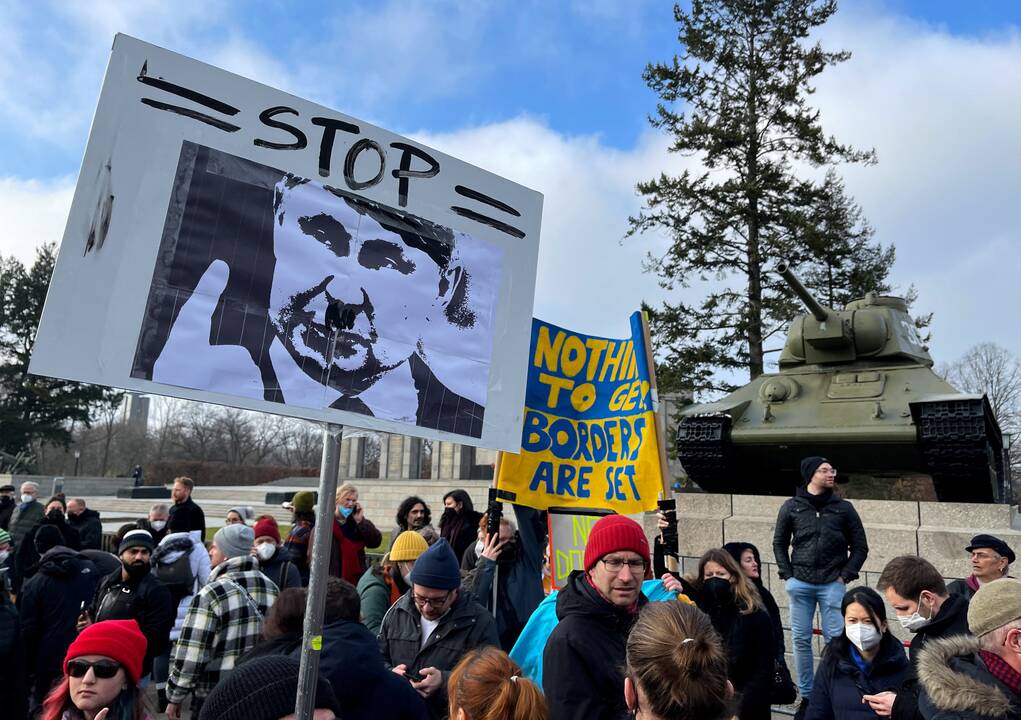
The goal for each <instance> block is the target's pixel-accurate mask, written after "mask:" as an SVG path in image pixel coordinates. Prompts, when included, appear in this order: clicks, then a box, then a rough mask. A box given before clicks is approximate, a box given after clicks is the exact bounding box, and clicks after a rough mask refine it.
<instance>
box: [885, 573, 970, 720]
mask: <svg viewBox="0 0 1021 720" xmlns="http://www.w3.org/2000/svg"><path fill="white" fill-rule="evenodd" d="M877 586H878V589H879V591H880V592H881V593H883V594H884V595H885V596H886V601H887V602H888V603H889V604H890V607H892V608H893V611H894V612H895V613H896V615H897V620H898V621H900V624H901V626H902V627H904V629H906V630H910V631H911V632H913V633H915V637H914V639H912V641H911V648H910V650H909V651H908V652H909V655H910V656H911V666H912V669H913V670H917V668H918V654H919V653H920V652H921V651H922V648H924V647H925V645H926V643H928V642H929V641H930V640H936V639H938V638H943V637H949V636H951V635H967V634H968V601H967V600H966V599H965V598H963V597H960V596H957V595H950V594H949V593H948V592H947V586H946V582H945V581H944V580H943V576H942V575H940V573H939V570H937V569H936V568H935V567H933V566H932V563H930V562H929V561H928V560H925V559H924V558H920V557H918V556H916V555H901V556H900V557H895V558H894V559H893V560H891V561H890V562H888V563H887V564H886V567H885V568H883V572H882V574H881V575H880V576H879V583H878V584H877ZM918 693H919V688H918V680H917V676H914V673H913V677H912V678H911V679H910V680H908V681H907V682H906V683H905V684H904V685H903V686H902V687H901V689H900V690H899V691H898V692H896V693H893V692H883V693H879V694H878V695H866V696H865V701H866V702H867V703H868V704H869V706H870V707H871V708H872V709H873V710H874V711H875V712H876V714H878V715H880V716H887V715H889V716H892V717H893V719H894V720H918V719H920V718H921V717H922V714H921V712H919V710H918Z"/></svg>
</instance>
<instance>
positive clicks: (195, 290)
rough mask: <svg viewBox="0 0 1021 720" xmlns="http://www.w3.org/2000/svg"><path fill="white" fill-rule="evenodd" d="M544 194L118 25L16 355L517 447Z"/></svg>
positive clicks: (392, 428) (68, 372) (114, 377)
mask: <svg viewBox="0 0 1021 720" xmlns="http://www.w3.org/2000/svg"><path fill="white" fill-rule="evenodd" d="M541 213H542V196H541V195H540V194H538V193H536V192H534V191H532V190H529V189H527V188H524V187H522V186H520V185H517V184H515V183H513V182H510V181H508V180H506V179H504V178H501V177H498V176H496V175H493V174H492V173H489V172H486V171H484V170H481V169H479V168H477V167H474V166H472V165H469V164H467V163H465V162H462V161H460V160H457V159H456V158H453V157H450V156H448V155H445V154H443V153H440V152H437V151H436V150H433V149H431V148H428V147H425V146H423V145H421V144H419V143H415V142H413V141H411V140H409V139H407V138H404V137H401V136H399V135H395V134H394V133H391V132H388V131H386V130H383V129H381V128H378V127H375V126H372V125H369V124H367V123H364V122H362V121H360V120H357V119H355V118H352V117H349V116H347V115H344V114H342V113H338V112H335V111H332V110H329V109H327V108H324V107H322V106H319V105H316V104H314V103H311V102H308V101H305V100H302V99H300V98H297V97H294V96H293V95H288V94H286V93H283V92H281V91H279V90H274V89H273V88H270V87H267V86H265V85H261V84H259V83H256V82H253V81H251V80H248V79H245V78H242V77H239V76H237V75H233V74H231V73H228V72H225V71H223V70H220V69H218V68H215V67H211V66H209V65H206V64H203V63H200V62H197V61H195V60H192V59H189V58H186V57H183V56H181V55H178V54H175V53H172V52H169V51H167V50H163V49H161V48H158V47H155V46H153V45H149V44H147V43H144V42H141V41H139V40H136V39H134V38H131V37H128V36H125V35H118V36H117V37H116V39H115V41H114V46H113V51H112V56H111V59H110V65H109V68H108V69H107V73H106V77H105V79H104V82H103V89H102V92H101V94H100V99H99V105H98V107H97V109H96V115H95V118H94V120H93V124H92V131H91V134H90V136H89V142H88V146H87V148H86V152H85V159H84V161H83V164H82V169H81V174H80V176H79V180H78V186H77V188H76V189H75V195H74V201H73V203H72V206H71V213H70V215H69V217H68V221H67V227H66V229H65V231H64V237H63V241H62V244H61V247H60V253H59V256H58V258H57V264H56V268H55V270H54V273H53V279H52V282H51V285H50V289H49V294H48V296H47V299H46V306H45V309H44V311H43V316H42V320H41V323H40V326H39V331H38V334H37V337H36V343H35V347H34V350H33V353H32V360H31V364H30V366H29V370H30V372H33V373H36V374H39V375H48V376H52V377H58V378H64V379H68V380H78V381H84V382H90V383H97V384H101V385H109V386H113V387H119V388H124V389H127V390H132V391H136V392H146V393H157V394H162V395H171V396H175V397H181V398H187V399H192V400H201V401H206V402H212V403H218V404H222V405H229V406H234V407H241V408H248V409H251V410H261V411H264V412H271V413H278V414H284V415H292V416H295V417H302V418H307V419H310V420H319V421H329V422H333V423H338V424H342V425H350V426H354V427H362V428H367V429H371V430H379V431H384V432H396V433H403V434H408V435H416V436H420V437H426V438H433V439H439V440H453V441H456V442H461V443H466V444H469V445H477V446H481V447H490V448H497V449H503V450H510V451H517V450H518V449H519V447H520V443H521V422H522V412H523V407H524V392H525V382H526V375H527V373H526V370H525V363H526V358H527V354H528V346H529V333H530V327H531V318H532V302H533V296H534V289H535V269H536V262H537V258H538V247H539V224H540V217H541ZM328 313H329V314H328ZM328 327H330V328H332V327H339V328H341V329H340V330H339V331H338V332H337V335H336V344H335V346H331V343H330V335H329V332H328V330H327V328H328Z"/></svg>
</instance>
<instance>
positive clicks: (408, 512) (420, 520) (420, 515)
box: [390, 495, 432, 549]
mask: <svg viewBox="0 0 1021 720" xmlns="http://www.w3.org/2000/svg"><path fill="white" fill-rule="evenodd" d="M430 522H432V511H430V510H429V506H428V505H426V504H425V500H423V499H422V498H420V497H418V496H417V495H412V496H411V497H406V498H404V499H403V500H402V501H401V504H400V505H398V506H397V527H395V528H394V529H393V532H392V533H390V548H391V549H393V544H394V543H395V542H397V536H398V535H400V534H401V533H402V532H405V531H406V530H414V531H415V532H418V531H419V530H421V529H422V528H424V527H425V526H426V525H428V524H429V523H430Z"/></svg>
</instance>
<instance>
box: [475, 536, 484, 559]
mask: <svg viewBox="0 0 1021 720" xmlns="http://www.w3.org/2000/svg"><path fill="white" fill-rule="evenodd" d="M485 549H486V544H485V543H484V542H482V541H481V540H479V541H478V542H477V543H475V554H476V555H477V556H479V557H482V551H483V550H485Z"/></svg>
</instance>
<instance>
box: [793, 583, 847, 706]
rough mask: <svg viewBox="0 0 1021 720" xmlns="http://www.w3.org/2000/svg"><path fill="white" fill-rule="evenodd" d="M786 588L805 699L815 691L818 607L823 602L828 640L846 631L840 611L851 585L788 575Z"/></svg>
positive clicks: (823, 623)
mask: <svg viewBox="0 0 1021 720" xmlns="http://www.w3.org/2000/svg"><path fill="white" fill-rule="evenodd" d="M784 587H785V588H786V589H787V597H788V598H790V607H791V639H792V641H793V644H794V665H795V667H796V669H797V672H798V677H797V683H798V690H799V691H800V692H801V697H802V698H808V696H809V695H811V694H812V679H813V677H814V674H815V673H814V671H813V667H812V622H813V620H814V618H815V606H816V604H817V603H818V605H819V615H820V618H821V620H822V634H823V638H824V639H825V640H826V642H829V641H830V640H832V639H833V638H835V637H837V636H838V635H840V634H841V633H842V632H844V617H843V615H841V614H840V602H841V600H843V598H844V593H845V592H846V591H847V588H846V587H845V586H844V583H842V582H839V581H837V580H834V581H833V582H831V583H824V584H816V583H807V582H802V581H801V580H798V579H797V578H788V580H787V582H786V583H785V585H784Z"/></svg>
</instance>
